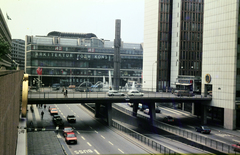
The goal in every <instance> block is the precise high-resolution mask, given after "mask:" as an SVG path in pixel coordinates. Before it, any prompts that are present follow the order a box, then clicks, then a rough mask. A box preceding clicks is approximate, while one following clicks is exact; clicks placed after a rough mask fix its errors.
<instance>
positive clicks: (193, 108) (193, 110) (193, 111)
mask: <svg viewBox="0 0 240 155" xmlns="http://www.w3.org/2000/svg"><path fill="white" fill-rule="evenodd" d="M194 105H195V104H194V103H192V114H193V115H194V114H195V107H194Z"/></svg>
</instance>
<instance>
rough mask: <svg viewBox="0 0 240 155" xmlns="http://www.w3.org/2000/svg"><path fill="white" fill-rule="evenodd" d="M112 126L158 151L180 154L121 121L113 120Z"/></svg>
mask: <svg viewBox="0 0 240 155" xmlns="http://www.w3.org/2000/svg"><path fill="white" fill-rule="evenodd" d="M112 126H113V127H115V128H117V129H118V130H120V131H122V132H124V133H125V134H127V135H129V136H131V137H133V138H135V139H137V140H138V141H139V142H141V143H143V144H145V145H147V146H149V147H151V148H152V149H155V150H156V151H158V152H159V153H162V154H180V153H177V152H175V151H173V150H171V149H169V148H168V147H166V146H164V145H163V144H160V143H158V142H156V141H154V140H152V139H151V138H148V137H146V136H144V135H142V134H139V133H137V132H135V131H133V130H131V129H129V128H127V127H125V126H123V125H121V124H119V123H117V122H116V121H115V120H112Z"/></svg>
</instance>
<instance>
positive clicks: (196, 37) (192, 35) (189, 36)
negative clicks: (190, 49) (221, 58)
mask: <svg viewBox="0 0 240 155" xmlns="http://www.w3.org/2000/svg"><path fill="white" fill-rule="evenodd" d="M181 40H183V41H184V40H186V41H195V42H197V41H202V33H200V32H187V31H182V33H181Z"/></svg>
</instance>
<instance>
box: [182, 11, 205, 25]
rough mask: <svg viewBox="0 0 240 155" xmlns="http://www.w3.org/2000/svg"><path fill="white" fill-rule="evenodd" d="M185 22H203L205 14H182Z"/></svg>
mask: <svg viewBox="0 0 240 155" xmlns="http://www.w3.org/2000/svg"><path fill="white" fill-rule="evenodd" d="M182 20H183V21H193V22H199V23H202V22H203V13H191V12H182Z"/></svg>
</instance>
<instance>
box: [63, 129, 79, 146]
mask: <svg viewBox="0 0 240 155" xmlns="http://www.w3.org/2000/svg"><path fill="white" fill-rule="evenodd" d="M65 141H66V143H67V144H70V143H75V144H77V136H76V135H75V133H74V132H68V133H66V136H65Z"/></svg>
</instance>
